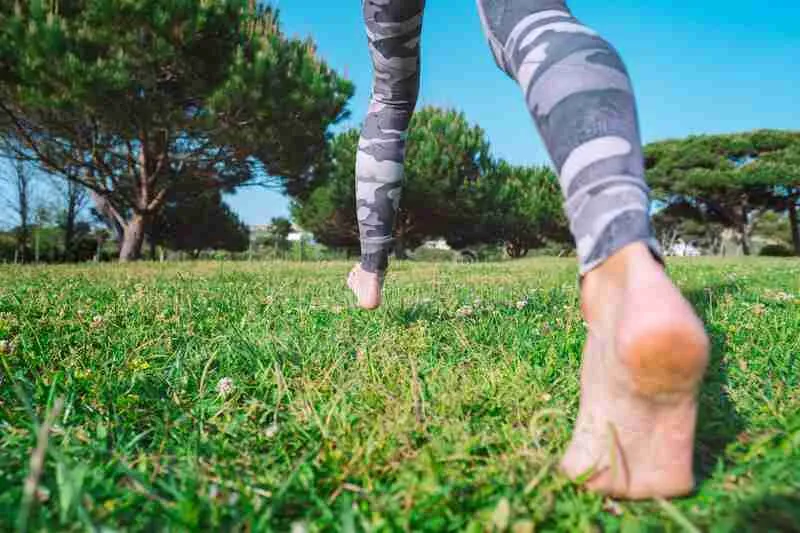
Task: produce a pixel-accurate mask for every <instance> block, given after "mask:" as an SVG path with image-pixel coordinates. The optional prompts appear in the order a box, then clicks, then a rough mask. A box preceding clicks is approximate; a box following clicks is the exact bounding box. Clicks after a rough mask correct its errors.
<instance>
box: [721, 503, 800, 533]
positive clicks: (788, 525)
mask: <svg viewBox="0 0 800 533" xmlns="http://www.w3.org/2000/svg"><path fill="white" fill-rule="evenodd" d="M725 522H726V524H725V525H727V526H728V527H726V528H725V529H726V530H728V531H764V532H773V531H774V532H776V533H777V532H780V533H787V532H792V531H794V532H800V496H798V495H793V496H792V495H779V494H769V495H766V496H763V497H761V498H755V499H752V500H749V501H747V502H745V503H744V504H743V505H741V506H739V507H738V508H737V509H736V511H735V512H734V513H733V515H732V516H731V517H730V518H729V519H728V520H725Z"/></svg>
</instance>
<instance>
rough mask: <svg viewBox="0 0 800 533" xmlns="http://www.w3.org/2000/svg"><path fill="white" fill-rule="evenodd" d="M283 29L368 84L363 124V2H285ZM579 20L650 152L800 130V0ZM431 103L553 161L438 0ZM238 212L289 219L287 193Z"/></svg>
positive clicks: (634, 3) (517, 100)
mask: <svg viewBox="0 0 800 533" xmlns="http://www.w3.org/2000/svg"><path fill="white" fill-rule="evenodd" d="M273 5H277V6H278V8H279V9H280V11H281V21H282V27H283V30H284V31H285V32H286V33H287V34H289V35H296V36H301V37H306V36H311V37H312V38H313V39H314V40H315V41H316V43H317V45H318V49H319V54H320V56H321V57H322V58H324V59H325V60H326V61H327V62H328V64H329V65H331V66H332V67H333V68H335V69H337V70H338V71H339V72H341V73H346V74H347V76H348V77H349V78H350V79H351V80H352V81H353V82H354V83H355V85H356V94H355V96H354V98H353V99H352V100H351V103H350V110H351V112H352V116H351V118H350V119H349V120H348V121H347V123H346V124H344V126H356V125H358V124H359V122H360V121H361V119H362V115H363V113H364V111H365V109H366V105H367V102H368V98H369V87H370V80H371V67H370V62H369V56H368V52H367V48H366V38H365V36H364V31H363V28H362V25H361V9H360V2H358V1H357V0H279V1H278V2H277V3H273ZM569 5H570V7H571V8H572V10H573V12H574V13H575V15H576V16H577V17H579V18H580V19H581V20H582V21H583V22H584V23H586V24H588V25H589V26H591V27H593V28H594V29H596V30H598V31H600V32H601V33H602V34H603V35H604V36H605V37H606V38H607V39H609V40H610V41H611V42H612V43H613V44H614V46H615V47H616V48H617V49H619V50H620V52H621V53H622V56H623V58H624V60H625V62H626V64H627V66H628V69H629V70H630V72H631V75H632V77H633V82H634V87H635V90H636V94H637V97H638V99H639V116H640V122H641V126H642V134H643V137H644V141H645V142H649V141H653V140H657V139H663V138H671V137H681V136H685V135H688V134H692V133H723V132H734V131H741V130H748V129H754V128H787V129H789V128H791V129H800V103H798V98H799V97H798V92H799V91H800V67H798V65H799V64H800V61H798V55H799V54H798V51H799V50H800V31H798V27H800V3H798V2H796V1H795V0H773V1H771V2H758V1H756V0H729V1H727V2H720V1H716V0H706V1H700V2H698V1H697V0H648V1H646V2H644V1H642V0H615V1H614V2H608V1H602V2H601V1H598V0H572V1H571V2H570V3H569ZM422 52H423V59H422V71H423V72H422V92H421V99H420V104H421V105H426V104H430V105H438V106H449V107H455V108H458V109H460V110H462V111H464V112H465V113H466V115H467V117H468V118H469V120H471V121H473V122H476V123H478V124H480V125H481V126H482V127H483V128H484V129H485V130H486V132H487V135H488V137H489V140H490V141H491V143H492V146H493V151H494V153H495V154H496V155H499V156H502V157H504V158H506V159H508V160H510V161H512V162H513V163H518V164H530V163H546V162H547V161H548V160H547V154H546V153H545V152H544V150H543V148H542V145H541V142H540V140H539V138H538V137H537V135H536V132H535V129H534V127H533V124H532V123H531V120H530V118H529V117H528V114H527V111H526V110H525V107H524V105H523V101H522V96H521V95H520V93H519V90H518V88H517V87H516V85H515V84H513V83H512V82H511V81H510V80H508V79H507V78H505V76H504V75H503V74H502V73H501V72H500V71H499V70H497V68H496V67H495V65H494V62H493V60H492V58H491V56H490V54H489V51H488V48H487V46H486V44H485V41H484V38H483V34H482V32H481V29H480V23H479V20H478V16H477V12H476V9H475V6H474V2H473V0H457V1H456V0H449V1H448V0H428V7H427V10H426V14H425V20H424V26H423V37H422ZM229 201H230V203H231V205H232V206H233V207H234V209H236V210H237V212H238V213H239V214H240V215H241V216H242V218H243V219H244V220H245V222H247V223H249V224H258V223H265V222H267V221H268V220H269V219H270V218H271V217H273V216H276V215H285V214H287V212H288V210H287V206H288V202H287V201H286V199H285V198H283V197H282V196H281V195H279V194H276V193H271V192H267V191H254V190H252V189H246V190H245V191H243V192H242V193H240V194H238V195H236V196H233V197H231V198H230V200H229Z"/></svg>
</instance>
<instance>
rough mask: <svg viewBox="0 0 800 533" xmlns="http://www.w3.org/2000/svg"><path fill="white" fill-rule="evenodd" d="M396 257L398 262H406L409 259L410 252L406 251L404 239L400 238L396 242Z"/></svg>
mask: <svg viewBox="0 0 800 533" xmlns="http://www.w3.org/2000/svg"><path fill="white" fill-rule="evenodd" d="M394 257H395V259H397V260H398V261H405V260H407V259H408V250H407V249H406V243H405V242H403V238H402V237H401V236H398V237H397V239H396V240H395V241H394Z"/></svg>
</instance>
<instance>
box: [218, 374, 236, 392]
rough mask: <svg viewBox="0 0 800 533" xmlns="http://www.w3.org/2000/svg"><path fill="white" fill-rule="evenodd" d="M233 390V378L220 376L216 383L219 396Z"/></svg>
mask: <svg viewBox="0 0 800 533" xmlns="http://www.w3.org/2000/svg"><path fill="white" fill-rule="evenodd" d="M231 392H233V380H232V379H231V378H227V377H226V378H222V379H220V380H219V382H218V383H217V393H218V394H219V395H220V396H228V395H229V394H230V393H231Z"/></svg>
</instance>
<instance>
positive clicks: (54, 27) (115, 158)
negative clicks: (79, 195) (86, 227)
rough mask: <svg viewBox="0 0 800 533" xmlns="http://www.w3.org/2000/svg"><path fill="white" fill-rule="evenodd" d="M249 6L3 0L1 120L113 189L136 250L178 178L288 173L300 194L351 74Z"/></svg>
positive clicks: (113, 213)
mask: <svg viewBox="0 0 800 533" xmlns="http://www.w3.org/2000/svg"><path fill="white" fill-rule="evenodd" d="M248 5H249V6H254V5H255V2H246V1H245V0H208V1H202V2H198V1H194V0H66V1H64V0H61V1H56V0H47V1H46V0H36V1H33V2H4V3H2V4H0V65H2V67H0V68H2V71H1V72H0V75H2V79H3V81H4V83H3V84H2V87H0V115H2V116H3V122H2V123H0V126H3V127H6V128H8V130H7V133H8V134H9V135H13V136H15V138H17V139H19V140H20V141H21V142H22V144H23V146H24V147H25V149H26V153H27V154H28V155H30V156H31V157H33V158H34V159H35V160H36V161H37V162H38V163H39V164H41V165H42V166H44V167H46V168H47V169H49V170H50V171H52V172H56V173H59V174H61V175H63V176H64V177H67V178H68V179H73V180H76V181H80V182H81V183H83V184H85V185H86V186H87V187H88V188H90V189H91V190H92V191H94V193H95V194H96V195H98V196H99V197H101V198H102V199H103V201H102V202H101V203H103V204H104V205H103V211H104V213H105V214H106V217H107V218H113V219H115V221H116V222H117V223H119V224H120V225H121V226H122V228H123V230H124V236H125V242H124V243H123V246H122V249H123V252H122V253H123V254H128V255H129V257H127V258H132V257H135V256H137V255H138V249H139V248H140V246H141V240H142V235H143V231H142V228H143V227H144V226H146V225H147V224H149V223H150V221H151V219H152V218H153V217H154V216H156V215H157V214H158V212H159V211H160V209H161V207H162V206H163V203H164V202H165V201H166V199H167V197H168V196H170V195H171V194H172V193H173V192H175V191H177V192H178V193H180V194H186V195H191V194H200V193H202V192H204V191H207V190H213V189H221V190H225V191H228V190H231V189H232V188H234V187H236V186H238V185H241V184H243V183H245V182H257V181H259V180H278V182H279V183H280V184H281V185H282V186H283V187H284V189H285V190H286V191H287V192H289V193H290V194H298V195H299V194H302V193H303V192H304V191H305V190H306V188H307V181H308V177H309V176H310V175H311V169H313V167H314V165H315V163H317V162H318V161H317V160H318V157H317V154H319V153H321V152H323V151H324V150H323V149H324V146H325V142H326V139H327V129H328V127H329V126H330V125H332V124H334V123H336V122H337V121H338V120H340V119H341V118H342V117H343V116H345V111H344V108H345V105H346V102H347V100H348V98H349V97H350V95H351V94H352V90H353V89H352V86H351V84H350V83H349V82H347V81H345V80H343V79H341V78H339V77H338V76H337V75H336V74H335V73H334V72H333V71H331V70H330V69H329V68H328V67H327V66H325V64H324V63H323V62H321V61H320V60H319V59H318V58H317V57H316V56H315V51H314V47H313V44H312V43H311V42H310V41H302V40H298V39H290V38H287V37H286V36H285V35H283V34H282V33H281V31H280V29H279V26H278V19H277V13H276V12H275V11H273V10H272V9H270V8H267V7H259V8H257V9H256V8H252V7H248ZM124 258H125V257H124Z"/></svg>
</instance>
